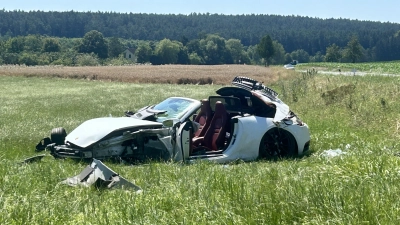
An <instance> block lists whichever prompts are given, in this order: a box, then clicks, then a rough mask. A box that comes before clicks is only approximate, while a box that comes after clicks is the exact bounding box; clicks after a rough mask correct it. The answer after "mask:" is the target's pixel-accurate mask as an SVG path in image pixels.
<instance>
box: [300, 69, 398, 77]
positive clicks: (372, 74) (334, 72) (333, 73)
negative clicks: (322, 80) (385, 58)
mask: <svg viewBox="0 0 400 225" xmlns="http://www.w3.org/2000/svg"><path fill="white" fill-rule="evenodd" d="M296 71H298V72H307V71H306V70H296ZM318 73H319V74H331V75H343V76H366V75H370V76H400V74H388V73H374V72H371V73H369V72H358V71H356V72H351V71H345V72H339V71H320V70H318Z"/></svg>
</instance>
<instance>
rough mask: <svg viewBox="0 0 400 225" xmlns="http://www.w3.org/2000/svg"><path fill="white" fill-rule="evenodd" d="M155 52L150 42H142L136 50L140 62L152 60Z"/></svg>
mask: <svg viewBox="0 0 400 225" xmlns="http://www.w3.org/2000/svg"><path fill="white" fill-rule="evenodd" d="M152 54H153V49H151V46H150V44H149V43H148V42H143V43H140V44H139V46H138V47H137V49H136V51H135V55H136V57H137V62H138V63H146V62H150V57H151V55H152Z"/></svg>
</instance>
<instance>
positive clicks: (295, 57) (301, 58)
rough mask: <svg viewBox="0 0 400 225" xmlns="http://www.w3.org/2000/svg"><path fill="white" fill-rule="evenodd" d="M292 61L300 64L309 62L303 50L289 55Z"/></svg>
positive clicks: (308, 56) (306, 53)
mask: <svg viewBox="0 0 400 225" xmlns="http://www.w3.org/2000/svg"><path fill="white" fill-rule="evenodd" d="M290 56H291V57H292V59H293V60H297V61H298V62H301V63H308V62H309V61H310V55H309V54H308V52H306V51H305V50H304V49H298V50H296V51H293V52H292V53H290Z"/></svg>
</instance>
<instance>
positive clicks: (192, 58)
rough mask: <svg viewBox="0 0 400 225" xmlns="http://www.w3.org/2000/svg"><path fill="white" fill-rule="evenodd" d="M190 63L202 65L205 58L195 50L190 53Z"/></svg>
mask: <svg viewBox="0 0 400 225" xmlns="http://www.w3.org/2000/svg"><path fill="white" fill-rule="evenodd" d="M189 60H190V64H192V65H201V64H204V61H203V59H202V58H201V57H200V56H199V55H197V53H195V52H193V53H191V54H190V55H189Z"/></svg>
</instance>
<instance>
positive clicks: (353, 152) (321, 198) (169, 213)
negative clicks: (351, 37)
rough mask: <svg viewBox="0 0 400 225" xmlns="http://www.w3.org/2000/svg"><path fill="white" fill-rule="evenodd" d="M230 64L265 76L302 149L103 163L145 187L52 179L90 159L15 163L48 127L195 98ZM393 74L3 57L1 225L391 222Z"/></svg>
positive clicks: (397, 160)
mask: <svg viewBox="0 0 400 225" xmlns="http://www.w3.org/2000/svg"><path fill="white" fill-rule="evenodd" d="M136 68H139V69H136ZM140 74H141V75H140ZM178 74H179V76H178ZM196 74H197V75H196ZM399 74H400V71H399ZM237 75H241V76H248V77H251V78H254V79H257V80H260V81H263V82H264V83H265V84H266V85H268V86H270V87H272V88H273V89H274V90H276V91H277V92H278V93H279V94H280V95H279V97H280V98H281V99H282V100H283V101H284V102H285V103H287V104H288V105H289V106H290V108H291V110H293V111H294V112H295V113H296V114H297V115H299V117H300V118H301V119H302V120H303V121H305V122H306V123H307V124H308V125H309V126H310V131H311V146H310V152H309V153H308V154H306V155H303V156H299V157H295V158H289V159H277V160H262V159H261V160H257V161H254V162H241V161H237V162H233V163H230V164H225V165H217V164H213V163H206V162H199V163H194V164H183V163H174V162H156V161H155V162H149V163H144V164H139V165H129V164H123V163H117V162H108V161H107V162H105V163H106V164H107V165H108V166H109V167H110V168H112V169H113V170H114V171H116V172H118V173H119V174H120V175H121V176H123V177H125V178H126V179H128V180H130V181H132V182H134V183H135V184H136V185H138V186H140V187H141V188H142V189H143V193H141V194H136V193H132V192H126V191H124V190H118V189H117V190H99V189H96V188H84V187H78V188H72V187H69V186H65V185H61V184H59V182H60V181H61V180H63V179H64V178H66V177H70V176H73V175H76V174H78V173H79V172H81V171H82V170H83V169H84V168H85V167H86V166H87V165H88V162H77V161H73V160H55V159H53V158H52V157H51V156H47V157H45V158H44V159H43V160H42V161H41V162H37V163H32V164H19V163H18V162H20V160H22V159H23V158H25V157H29V156H33V155H36V154H37V153H35V151H34V148H35V145H36V144H37V142H38V141H39V140H40V139H41V138H43V137H45V136H48V135H49V133H50V130H51V129H52V128H54V127H60V126H62V127H65V128H66V130H67V132H70V131H71V130H72V129H74V128H75V127H76V126H78V125H79V124H80V123H82V122H83V121H85V120H88V119H91V118H95V117H103V116H108V115H110V114H111V115H113V116H122V115H123V112H124V111H125V110H132V111H134V110H137V109H139V108H141V107H143V106H145V105H148V104H153V103H157V102H159V101H161V100H163V99H164V98H166V97H169V96H186V97H191V98H195V99H202V98H205V97H207V96H209V95H214V94H215V91H216V90H217V89H218V88H220V87H222V86H224V85H229V84H230V82H231V80H232V78H233V77H234V76H237ZM65 78H73V79H65ZM200 78H204V79H208V78H210V79H212V84H205V85H199V84H200V82H199V79H200ZM179 79H197V80H196V82H192V84H185V85H182V84H179V83H180V82H179ZM399 84H400V79H399V78H398V77H395V76H393V77H389V76H362V77H361V76H330V75H325V74H318V73H317V74H308V73H296V72H295V71H288V70H283V69H282V68H276V67H269V68H265V67H262V66H246V65H234V66H231V65H230V66H227V65H221V66H193V67H190V66H154V67H153V66H127V67H111V66H110V67H82V68H78V67H76V68H75V67H13V66H4V67H0V103H1V104H0V173H1V174H2V175H1V176H0V224H74V225H75V224H397V223H398V222H399V221H400V203H399V201H397V198H398V196H399V195H400V187H399V183H400V169H399V168H400V157H398V155H397V154H398V153H399V152H400V145H399V141H398V140H399V138H400V119H399V117H398V116H399V112H400V101H399V99H398V96H400V85H399ZM254 144H255V145H258V144H259V143H254ZM329 150H335V151H337V152H339V151H341V152H343V154H341V155H338V156H328V155H326V153H327V152H329Z"/></svg>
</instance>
